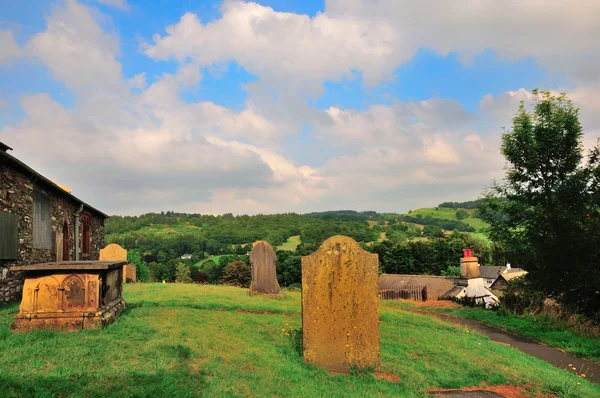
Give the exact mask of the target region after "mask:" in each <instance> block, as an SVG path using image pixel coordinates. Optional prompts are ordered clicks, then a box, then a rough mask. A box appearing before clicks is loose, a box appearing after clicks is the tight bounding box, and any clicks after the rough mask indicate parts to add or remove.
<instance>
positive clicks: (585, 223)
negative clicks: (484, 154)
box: [480, 90, 600, 316]
mask: <svg viewBox="0 0 600 398" xmlns="http://www.w3.org/2000/svg"><path fill="white" fill-rule="evenodd" d="M533 94H534V95H535V98H536V103H535V105H534V108H533V111H532V112H528V111H527V110H526V109H525V106H524V104H523V103H521V106H520V107H519V111H518V113H517V115H516V116H515V117H514V118H513V126H512V130H510V131H508V132H505V133H504V134H503V136H502V148H501V150H502V154H503V155H504V157H505V158H506V160H507V162H508V168H507V172H506V177H505V181H504V182H503V183H494V184H493V185H492V186H491V187H490V188H489V190H488V192H486V194H485V198H484V200H483V201H482V204H481V206H480V213H481V218H482V219H483V220H485V221H486V222H487V223H488V224H490V228H489V235H490V238H491V239H492V240H494V241H495V242H499V243H501V244H502V245H503V246H504V249H505V250H506V256H507V257H509V258H510V261H511V263H513V265H517V266H522V267H523V268H525V269H526V270H527V271H529V275H528V278H529V281H530V282H531V286H532V288H534V289H539V290H540V291H542V292H543V293H545V294H546V295H548V296H550V297H552V298H555V299H556V300H558V301H559V302H561V303H562V304H564V305H566V306H567V307H569V308H571V309H573V310H576V311H580V312H584V313H586V314H588V315H595V316H600V293H598V286H600V272H599V268H598V267H599V264H600V262H599V261H600V245H598V244H597V242H598V241H599V239H600V228H598V227H599V226H600V209H599V203H600V200H599V199H600V189H599V188H600V178H599V177H600V167H599V159H600V156H599V154H600V151H599V150H598V147H596V149H594V150H593V151H592V153H591V154H590V156H589V158H588V160H587V162H585V163H584V162H583V159H584V153H583V145H582V127H581V125H580V123H579V116H578V109H577V108H576V107H575V106H574V105H573V104H572V102H571V101H569V100H568V99H567V97H566V96H565V95H564V94H561V95H553V94H551V93H549V92H543V91H537V90H534V92H533Z"/></svg>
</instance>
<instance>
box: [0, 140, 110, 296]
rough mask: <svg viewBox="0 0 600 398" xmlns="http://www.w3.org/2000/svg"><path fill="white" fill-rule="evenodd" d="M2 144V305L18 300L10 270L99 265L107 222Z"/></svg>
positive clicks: (18, 280) (19, 284) (19, 278)
mask: <svg viewBox="0 0 600 398" xmlns="http://www.w3.org/2000/svg"><path fill="white" fill-rule="evenodd" d="M11 149H12V148H10V147H9V146H7V145H5V144H3V143H2V142H0V303H3V302H9V301H16V300H19V299H20V296H21V290H22V288H23V275H22V274H21V273H19V272H13V271H10V270H9V267H10V266H12V265H28V264H36V263H43V262H52V261H70V260H98V258H99V254H100V249H101V248H102V247H104V221H105V220H106V218H108V216H107V215H106V214H104V213H102V212H100V211H98V210H96V209H95V208H93V207H91V206H90V205H88V204H86V203H84V202H82V201H81V200H80V199H78V198H76V197H75V196H73V195H72V194H71V193H70V192H69V191H68V190H67V189H66V188H65V187H62V186H59V185H58V184H56V183H54V182H52V181H50V180H49V179H47V178H46V177H44V176H42V175H41V174H39V173H38V172H36V171H35V170H33V169H32V168H30V167H29V166H27V165H26V164H24V163H23V162H21V161H20V160H18V159H17V158H15V157H14V156H12V155H10V154H9V153H8V151H10V150H11Z"/></svg>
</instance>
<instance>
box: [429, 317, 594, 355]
mask: <svg viewBox="0 0 600 398" xmlns="http://www.w3.org/2000/svg"><path fill="white" fill-rule="evenodd" d="M423 308H424V309H427V310H436V311H441V312H445V313H448V314H452V315H457V316H460V317H463V318H467V319H473V320H475V321H479V322H482V323H487V324H489V325H493V326H498V327H500V328H503V329H506V330H510V331H512V332H515V333H516V334H519V335H521V336H525V337H529V338H531V339H534V340H537V341H540V342H542V343H544V344H547V345H550V346H553V347H557V348H560V349H562V350H564V351H566V352H568V353H569V354H573V355H576V356H578V357H582V358H586V359H589V360H591V361H595V362H598V363H600V337H598V336H591V335H586V334H583V333H579V332H577V331H575V330H573V327H572V326H571V325H569V324H568V322H567V321H566V320H565V319H564V318H563V317H558V316H552V315H550V314H538V315H532V314H524V315H514V314H506V313H504V312H500V311H486V310H484V309H482V308H471V307H456V308H428V307H426V306H425V307H423Z"/></svg>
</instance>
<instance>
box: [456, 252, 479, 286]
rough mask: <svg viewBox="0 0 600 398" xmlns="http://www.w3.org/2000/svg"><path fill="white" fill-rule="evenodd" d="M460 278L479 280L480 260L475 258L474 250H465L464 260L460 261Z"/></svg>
mask: <svg viewBox="0 0 600 398" xmlns="http://www.w3.org/2000/svg"><path fill="white" fill-rule="evenodd" d="M460 277H461V278H463V279H474V278H479V277H480V275H479V260H478V259H477V257H473V250H471V249H463V258H461V259H460Z"/></svg>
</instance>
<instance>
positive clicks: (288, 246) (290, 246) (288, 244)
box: [275, 235, 300, 251]
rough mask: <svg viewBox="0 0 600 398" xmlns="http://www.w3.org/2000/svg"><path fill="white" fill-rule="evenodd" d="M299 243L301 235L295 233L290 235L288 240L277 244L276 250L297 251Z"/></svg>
mask: <svg viewBox="0 0 600 398" xmlns="http://www.w3.org/2000/svg"><path fill="white" fill-rule="evenodd" d="M298 245H300V235H294V236H290V237H289V238H288V240H287V241H285V242H283V243H282V244H281V245H279V246H277V248H276V249H275V250H289V251H295V250H296V248H297V247H298Z"/></svg>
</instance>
